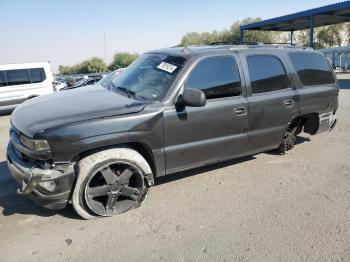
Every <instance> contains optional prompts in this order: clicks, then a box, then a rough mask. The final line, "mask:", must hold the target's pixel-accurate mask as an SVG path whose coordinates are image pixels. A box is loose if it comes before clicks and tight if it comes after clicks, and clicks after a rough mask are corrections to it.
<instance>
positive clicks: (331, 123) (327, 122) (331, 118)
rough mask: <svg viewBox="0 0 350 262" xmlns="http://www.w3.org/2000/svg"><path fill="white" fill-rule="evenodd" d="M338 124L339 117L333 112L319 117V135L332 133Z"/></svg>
mask: <svg viewBox="0 0 350 262" xmlns="http://www.w3.org/2000/svg"><path fill="white" fill-rule="evenodd" d="M336 124H337V117H336V115H335V114H334V113H333V112H326V113H323V114H320V115H319V126H318V130H317V133H323V132H326V131H331V130H333V129H334V128H335V126H336Z"/></svg>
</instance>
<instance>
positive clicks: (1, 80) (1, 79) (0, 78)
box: [0, 71, 7, 86]
mask: <svg viewBox="0 0 350 262" xmlns="http://www.w3.org/2000/svg"><path fill="white" fill-rule="evenodd" d="M0 86H7V82H6V78H5V73H4V71H0Z"/></svg>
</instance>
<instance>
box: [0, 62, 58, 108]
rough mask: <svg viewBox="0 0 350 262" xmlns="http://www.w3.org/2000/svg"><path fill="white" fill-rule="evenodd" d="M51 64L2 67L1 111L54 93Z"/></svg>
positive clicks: (41, 63)
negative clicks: (30, 99)
mask: <svg viewBox="0 0 350 262" xmlns="http://www.w3.org/2000/svg"><path fill="white" fill-rule="evenodd" d="M52 83H53V76H52V71H51V67H50V63H49V62H37V63H22V64H6V65H0V109H8V108H13V107H15V106H16V105H18V104H20V103H22V102H23V101H25V100H27V99H29V98H33V97H36V96H40V95H45V94H50V93H53V92H54V88H53V84H52Z"/></svg>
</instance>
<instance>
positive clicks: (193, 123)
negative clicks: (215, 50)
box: [164, 54, 248, 173]
mask: <svg viewBox="0 0 350 262" xmlns="http://www.w3.org/2000/svg"><path fill="white" fill-rule="evenodd" d="M240 71H241V70H240V68H239V66H238V64H237V57H236V56H235V55H233V54H229V55H223V56H212V57H207V58H204V59H201V60H199V61H198V62H197V63H196V65H195V66H194V68H193V69H192V71H191V72H190V74H189V76H188V77H187V79H186V80H185V83H184V88H193V89H200V90H202V91H203V92H204V93H205V96H206V99H207V102H206V105H205V106H204V107H189V106H186V107H184V108H183V109H182V110H177V109H176V107H175V105H173V106H171V107H169V108H166V109H165V112H164V129H165V130H164V144H165V155H166V170H167V173H172V172H176V171H180V170H184V169H189V168H192V167H196V166H200V165H204V164H209V163H212V162H216V161H220V160H224V159H228V158H233V157H236V156H240V155H243V154H244V153H245V148H246V146H247V142H248V136H247V131H248V117H247V112H248V108H247V107H248V102H247V99H246V98H245V96H244V95H243V94H242V84H241V79H242V76H241V73H240Z"/></svg>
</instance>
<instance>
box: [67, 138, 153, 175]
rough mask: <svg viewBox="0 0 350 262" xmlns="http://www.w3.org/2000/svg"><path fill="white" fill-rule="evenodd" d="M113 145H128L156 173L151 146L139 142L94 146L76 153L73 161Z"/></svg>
mask: <svg viewBox="0 0 350 262" xmlns="http://www.w3.org/2000/svg"><path fill="white" fill-rule="evenodd" d="M113 147H129V148H131V149H134V150H135V151H137V152H138V153H139V154H141V155H142V156H143V158H144V159H145V160H146V161H147V163H148V164H149V166H150V167H151V170H152V173H153V176H155V175H156V174H157V173H156V172H157V168H156V164H155V160H154V157H153V153H152V150H151V148H150V147H149V146H148V145H145V144H144V143H140V142H128V143H121V144H115V145H111V146H106V147H100V148H94V149H91V150H87V151H84V152H81V153H80V154H79V155H77V156H76V157H75V158H74V161H75V162H76V163H77V162H79V161H80V160H81V159H82V158H84V157H86V156H88V155H91V154H93V153H96V152H98V151H102V150H106V149H109V148H113Z"/></svg>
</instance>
